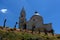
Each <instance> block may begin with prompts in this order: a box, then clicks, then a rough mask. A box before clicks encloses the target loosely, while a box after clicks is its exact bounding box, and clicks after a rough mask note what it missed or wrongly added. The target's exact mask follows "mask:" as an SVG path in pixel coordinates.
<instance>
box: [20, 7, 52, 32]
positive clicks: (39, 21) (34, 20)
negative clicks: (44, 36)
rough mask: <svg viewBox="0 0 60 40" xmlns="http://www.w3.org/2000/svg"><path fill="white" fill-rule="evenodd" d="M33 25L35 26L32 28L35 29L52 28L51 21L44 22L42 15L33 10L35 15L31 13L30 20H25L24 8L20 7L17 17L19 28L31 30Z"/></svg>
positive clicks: (48, 29)
mask: <svg viewBox="0 0 60 40" xmlns="http://www.w3.org/2000/svg"><path fill="white" fill-rule="evenodd" d="M25 26H26V27H25ZM33 26H34V27H35V28H34V30H36V31H37V30H40V31H44V29H46V30H47V31H50V30H51V29H52V23H48V24H44V23H43V17H42V16H40V15H39V13H38V12H35V15H33V16H32V17H31V18H30V20H28V21H26V12H25V10H24V8H22V11H21V13H20V18H19V28H21V29H24V28H26V29H27V30H32V27H33Z"/></svg>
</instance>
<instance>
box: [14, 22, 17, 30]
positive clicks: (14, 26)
mask: <svg viewBox="0 0 60 40" xmlns="http://www.w3.org/2000/svg"><path fill="white" fill-rule="evenodd" d="M17 24H18V23H17V22H16V23H15V26H14V29H15V30H16V25H17Z"/></svg>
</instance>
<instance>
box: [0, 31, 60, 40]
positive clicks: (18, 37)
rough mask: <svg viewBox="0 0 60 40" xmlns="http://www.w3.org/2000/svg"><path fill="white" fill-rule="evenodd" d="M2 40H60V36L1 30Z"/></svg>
mask: <svg viewBox="0 0 60 40" xmlns="http://www.w3.org/2000/svg"><path fill="white" fill-rule="evenodd" d="M0 40H60V35H54V36H53V35H51V34H49V35H45V34H43V33H41V34H38V33H34V34H32V33H28V32H22V31H6V30H0Z"/></svg>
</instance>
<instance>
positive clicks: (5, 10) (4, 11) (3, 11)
mask: <svg viewBox="0 0 60 40" xmlns="http://www.w3.org/2000/svg"><path fill="white" fill-rule="evenodd" d="M0 11H1V12H2V13H6V12H7V11H8V10H7V9H1V10H0Z"/></svg>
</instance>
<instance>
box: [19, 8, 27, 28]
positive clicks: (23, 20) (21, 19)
mask: <svg viewBox="0 0 60 40" xmlns="http://www.w3.org/2000/svg"><path fill="white" fill-rule="evenodd" d="M25 23H26V13H25V10H24V7H23V8H22V10H21V13H20V17H19V29H23V28H24V24H25Z"/></svg>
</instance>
